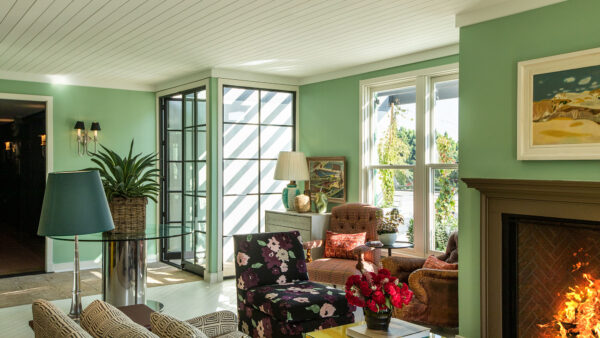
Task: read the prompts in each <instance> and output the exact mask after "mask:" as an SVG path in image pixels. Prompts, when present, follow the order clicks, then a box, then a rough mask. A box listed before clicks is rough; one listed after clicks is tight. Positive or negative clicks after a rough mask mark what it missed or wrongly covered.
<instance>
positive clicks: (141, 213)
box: [108, 197, 148, 233]
mask: <svg viewBox="0 0 600 338" xmlns="http://www.w3.org/2000/svg"><path fill="white" fill-rule="evenodd" d="M146 204H148V199H147V198H146V197H133V198H123V197H115V198H113V199H112V201H111V202H109V203H108V206H109V207H110V212H111V213H112V218H113V222H114V223H115V229H114V230H112V231H111V232H113V233H137V232H144V231H145V230H146Z"/></svg>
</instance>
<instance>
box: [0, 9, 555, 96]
mask: <svg viewBox="0 0 600 338" xmlns="http://www.w3.org/2000/svg"><path fill="white" fill-rule="evenodd" d="M536 1H537V2H538V3H540V5H539V6H538V7H540V6H541V5H543V2H549V3H551V2H556V0H536ZM518 2H523V0H369V1H365V0H286V1H283V0H280V1H272V0H268V1H267V0H237V1H232V0H218V1H216V0H213V1H208V0H205V1H200V0H1V1H0V78H10V79H22V80H39V81H57V82H65V83H76V84H87V85H95V86H100V87H114V88H132V89H146V90H155V89H159V88H160V86H161V84H164V83H168V82H169V81H171V82H172V81H173V79H178V78H184V77H186V76H189V75H190V74H193V73H198V72H200V71H204V70H209V69H227V70H237V71H244V72H252V73H263V74H269V75H278V76H285V77H287V78H290V79H292V80H293V79H296V80H298V81H299V82H298V83H300V82H301V79H307V78H311V77H318V76H320V75H322V74H324V73H331V72H336V71H340V70H343V69H347V68H350V67H356V66H358V65H362V64H368V63H373V62H378V61H382V60H386V59H390V58H395V57H398V56H402V55H408V54H413V53H416V52H420V51H426V50H431V49H435V48H439V47H444V46H448V45H453V44H456V43H457V42H458V37H459V34H458V33H459V32H458V28H456V27H455V15H456V14H459V13H467V14H468V15H469V17H468V18H467V19H465V21H468V22H476V19H474V18H473V15H475V16H477V15H480V14H477V13H478V11H481V10H482V8H483V9H485V8H486V7H490V8H492V7H494V8H498V6H502V4H503V3H506V4H507V6H508V4H511V3H512V5H511V6H514V3H518ZM517 6H518V5H517ZM529 9H530V8H529ZM513 12H515V11H513ZM517 12H518V10H517ZM473 13H475V14H473ZM488 15H489V13H488ZM44 79H46V80H44Z"/></svg>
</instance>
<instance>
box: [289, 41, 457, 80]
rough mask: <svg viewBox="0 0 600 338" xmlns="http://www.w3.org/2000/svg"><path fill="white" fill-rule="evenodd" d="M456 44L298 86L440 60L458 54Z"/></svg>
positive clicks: (347, 69) (403, 56)
mask: <svg viewBox="0 0 600 338" xmlns="http://www.w3.org/2000/svg"><path fill="white" fill-rule="evenodd" d="M458 50H459V49H458V44H452V45H448V46H444V47H439V48H434V49H428V50H425V51H422V52H417V53H412V54H406V55H401V56H397V57H394V58H391V59H385V60H381V61H376V62H371V63H365V64H362V65H358V66H356V67H350V68H344V69H341V70H337V71H334V72H330V73H325V74H320V75H313V76H307V77H303V78H301V79H300V81H299V84H300V85H305V84H310V83H315V82H322V81H328V80H333V79H339V78H342V77H347V76H352V75H358V74H363V73H367V72H372V71H376V70H381V69H386V68H392V67H398V66H403V65H408V64H411V63H416V62H421V61H427V60H432V59H437V58H441V57H444V56H450V55H456V54H458Z"/></svg>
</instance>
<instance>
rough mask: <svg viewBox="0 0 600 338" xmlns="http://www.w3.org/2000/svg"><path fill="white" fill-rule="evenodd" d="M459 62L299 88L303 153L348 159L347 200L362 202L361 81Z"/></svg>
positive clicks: (397, 69)
mask: <svg viewBox="0 0 600 338" xmlns="http://www.w3.org/2000/svg"><path fill="white" fill-rule="evenodd" d="M457 61H458V56H457V55H454V56H448V57H443V58H439V59H434V60H428V61H423V62H418V63H413V64H410V65H404V66H399V67H393V68H388V69H383V70H378V71H373V72H368V73H363V74H359V75H354V76H348V77H344V78H339V79H334V80H329V81H323V82H318V83H312V84H308V85H304V86H301V87H300V94H299V96H300V114H299V120H300V121H299V126H300V131H299V133H300V140H299V142H300V151H302V152H304V153H305V154H306V156H345V157H346V166H347V167H346V175H347V189H348V191H347V200H348V202H357V201H358V199H359V191H358V175H359V167H358V166H359V148H358V146H359V137H360V136H359V119H360V112H359V97H358V96H359V81H360V80H364V79H371V78H374V77H379V76H385V75H391V74H399V73H404V72H408V71H412V70H417V69H423V68H429V67H435V66H440V65H445V64H449V63H453V62H457Z"/></svg>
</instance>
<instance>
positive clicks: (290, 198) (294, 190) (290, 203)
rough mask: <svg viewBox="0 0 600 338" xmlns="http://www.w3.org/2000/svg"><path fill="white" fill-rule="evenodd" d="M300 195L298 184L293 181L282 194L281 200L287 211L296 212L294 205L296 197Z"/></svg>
mask: <svg viewBox="0 0 600 338" xmlns="http://www.w3.org/2000/svg"><path fill="white" fill-rule="evenodd" d="M298 195H300V189H298V186H297V185H296V182H294V181H292V182H290V184H288V185H287V187H285V188H284V189H283V193H282V194H281V200H282V201H283V206H284V207H285V209H286V210H287V211H294V210H296V208H295V205H294V200H295V199H296V196H298Z"/></svg>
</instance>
